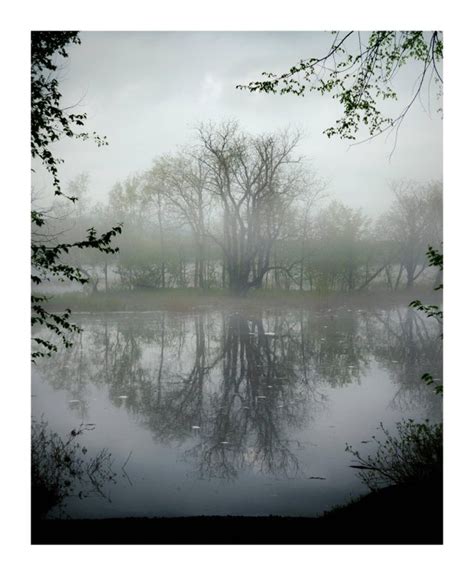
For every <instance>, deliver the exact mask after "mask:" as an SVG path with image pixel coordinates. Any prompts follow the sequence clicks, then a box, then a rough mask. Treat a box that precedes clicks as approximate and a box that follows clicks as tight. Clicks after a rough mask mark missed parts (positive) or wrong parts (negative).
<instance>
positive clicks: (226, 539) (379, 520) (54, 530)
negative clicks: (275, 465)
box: [32, 483, 443, 544]
mask: <svg viewBox="0 0 474 576" xmlns="http://www.w3.org/2000/svg"><path fill="white" fill-rule="evenodd" d="M32 543H33V544H442V543H443V506H442V488H441V487H440V486H439V485H434V484H426V483H425V484H420V485H417V486H405V487H390V488H385V489H383V490H380V491H378V492H374V493H371V494H368V495H367V496H364V497H363V498H361V499H360V500H357V501H356V502H352V503H350V504H348V505H347V506H343V507H339V508H337V509H335V510H332V511H331V512H328V513H327V514H325V515H323V516H321V517H318V518H294V517H280V516H266V517H244V516H193V517H187V518H182V517H181V518H112V519H103V520H36V521H35V520H34V521H33V523H32Z"/></svg>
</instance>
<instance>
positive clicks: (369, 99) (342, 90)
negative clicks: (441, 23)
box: [237, 31, 443, 140]
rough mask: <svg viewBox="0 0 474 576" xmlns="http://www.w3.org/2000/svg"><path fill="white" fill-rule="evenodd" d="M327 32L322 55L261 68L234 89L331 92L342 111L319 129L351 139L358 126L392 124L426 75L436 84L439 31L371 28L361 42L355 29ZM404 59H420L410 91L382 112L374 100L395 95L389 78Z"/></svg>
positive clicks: (375, 130) (372, 128)
mask: <svg viewBox="0 0 474 576" xmlns="http://www.w3.org/2000/svg"><path fill="white" fill-rule="evenodd" d="M333 34H334V40H333V42H332V44H331V47H330V49H329V51H328V52H327V53H326V54H325V55H323V56H321V57H313V58H309V59H307V60H301V61H300V62H299V63H298V64H296V65H295V66H292V67H291V68H290V70H289V71H288V72H285V73H284V74H274V73H271V72H263V74H262V76H263V77H264V78H265V79H264V80H261V81H254V82H250V83H249V84H248V85H239V86H237V88H240V89H247V90H249V91H250V92H265V93H272V94H296V95H297V96H304V95H305V94H306V93H307V92H312V91H316V92H318V93H319V94H321V95H325V94H331V95H332V98H334V99H335V100H337V101H338V102H339V104H340V105H341V106H342V108H343V114H342V116H341V117H340V118H339V119H338V120H337V121H336V123H335V125H333V126H330V127H328V128H327V129H326V130H325V131H324V133H325V134H326V135H327V136H328V137H329V138H330V137H332V136H334V135H338V136H339V137H341V138H344V139H349V140H354V139H355V138H356V134H357V132H358V130H359V128H360V126H361V125H364V126H366V127H367V129H368V132H369V136H370V137H373V136H376V135H378V134H381V133H383V132H385V131H386V130H388V129H390V128H394V127H398V125H399V124H400V123H401V122H402V121H403V118H404V117H405V115H406V113H407V112H408V110H409V108H410V107H411V105H412V104H413V103H414V101H415V100H416V98H417V97H418V96H419V94H420V92H421V89H422V86H423V84H424V83H425V82H426V81H428V82H429V83H430V82H431V77H434V80H435V82H437V83H438V84H439V86H441V85H442V82H443V80H442V76H441V73H440V70H439V67H438V66H439V64H440V62H441V61H442V58H443V41H442V37H441V33H440V32H432V33H429V34H427V33H425V32H421V31H405V32H404V31H401V32H397V31H374V32H370V33H369V35H368V38H367V41H366V42H365V44H364V38H363V35H362V34H361V33H360V32H358V33H357V32H354V31H350V32H347V33H344V34H342V33H333ZM341 35H342V38H341ZM409 62H416V63H420V64H421V69H420V75H419V77H418V80H417V85H416V89H415V92H414V94H413V96H412V98H411V100H410V101H409V103H408V104H407V106H406V107H405V108H403V110H402V112H401V113H400V114H399V115H398V116H397V117H396V118H392V117H390V116H388V115H384V114H383V112H382V111H381V110H380V107H379V105H378V103H377V100H380V99H381V100H396V99H397V98H398V95H397V92H396V91H395V90H394V88H393V85H392V80H393V78H394V76H395V75H396V73H397V72H398V70H399V69H400V68H402V67H403V66H405V65H406V64H407V63H409Z"/></svg>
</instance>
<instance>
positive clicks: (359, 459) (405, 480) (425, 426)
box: [346, 420, 443, 490]
mask: <svg viewBox="0 0 474 576" xmlns="http://www.w3.org/2000/svg"><path fill="white" fill-rule="evenodd" d="M396 426H397V434H396V435H392V434H390V433H389V432H388V431H387V430H386V429H385V428H384V426H383V424H380V430H381V431H382V432H383V434H384V436H385V438H384V439H382V440H379V439H377V438H376V437H375V436H372V439H373V440H374V441H375V443H376V444H377V449H376V451H375V454H374V455H372V456H370V455H369V456H367V457H363V456H361V454H360V452H359V451H358V450H354V448H353V447H352V446H349V445H347V446H346V452H350V453H351V454H352V455H353V456H354V457H355V462H356V464H354V465H352V466H351V467H352V468H357V469H358V470H360V472H359V476H360V478H361V479H362V481H363V482H364V483H365V484H366V485H367V486H368V488H370V489H371V490H377V489H378V488H382V487H385V486H390V485H407V484H416V483H420V482H424V481H427V482H441V480H442V473H443V425H442V424H431V423H430V422H429V420H425V421H424V422H422V423H416V422H414V421H413V420H404V421H402V422H397V425H396Z"/></svg>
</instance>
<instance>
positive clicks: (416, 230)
mask: <svg viewBox="0 0 474 576" xmlns="http://www.w3.org/2000/svg"><path fill="white" fill-rule="evenodd" d="M392 190H393V192H394V194H395V201H394V202H393V204H392V206H391V208H390V210H389V211H388V213H387V214H386V215H384V216H382V223H383V227H384V229H385V237H386V238H388V239H389V240H390V241H391V242H392V243H393V245H394V249H395V255H396V258H397V260H398V262H399V265H400V269H399V273H398V277H397V280H396V285H395V287H397V286H398V284H399V282H400V279H401V274H402V272H403V271H404V272H405V274H406V287H407V288H412V287H413V285H414V283H415V280H416V279H417V278H418V277H419V276H420V275H421V274H422V273H423V271H424V270H425V268H426V266H427V265H428V261H427V259H426V257H425V253H426V246H427V245H430V244H435V245H440V244H441V240H442V232H441V228H442V187H441V184H440V183H438V182H431V183H428V184H425V185H420V184H417V183H416V182H411V181H405V180H402V181H399V182H394V183H393V184H392Z"/></svg>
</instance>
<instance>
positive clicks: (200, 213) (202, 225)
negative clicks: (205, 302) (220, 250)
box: [144, 152, 211, 288]
mask: <svg viewBox="0 0 474 576" xmlns="http://www.w3.org/2000/svg"><path fill="white" fill-rule="evenodd" d="M207 179H208V170H207V169H206V167H205V165H204V163H202V162H200V161H199V159H198V158H194V157H193V155H192V154H191V153H185V152H181V153H180V154H178V155H176V156H165V157H161V158H157V159H156V160H155V161H154V163H153V167H152V169H151V170H150V171H149V172H147V174H146V184H145V190H144V192H145V197H146V203H147V204H149V205H152V206H154V208H155V210H156V212H157V218H158V227H159V231H160V236H162V235H163V223H162V220H163V216H162V214H163V207H164V206H165V205H166V204H167V205H168V207H169V208H170V209H171V211H172V212H173V213H174V216H175V218H176V220H177V223H179V224H181V225H183V224H184V225H185V226H188V227H189V229H190V230H191V233H192V236H193V241H194V244H195V252H196V256H195V262H194V287H195V288H204V287H205V256H204V249H205V241H206V236H207V234H208V230H209V224H208V221H209V210H210V205H211V198H210V195H209V192H208V186H207Z"/></svg>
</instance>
